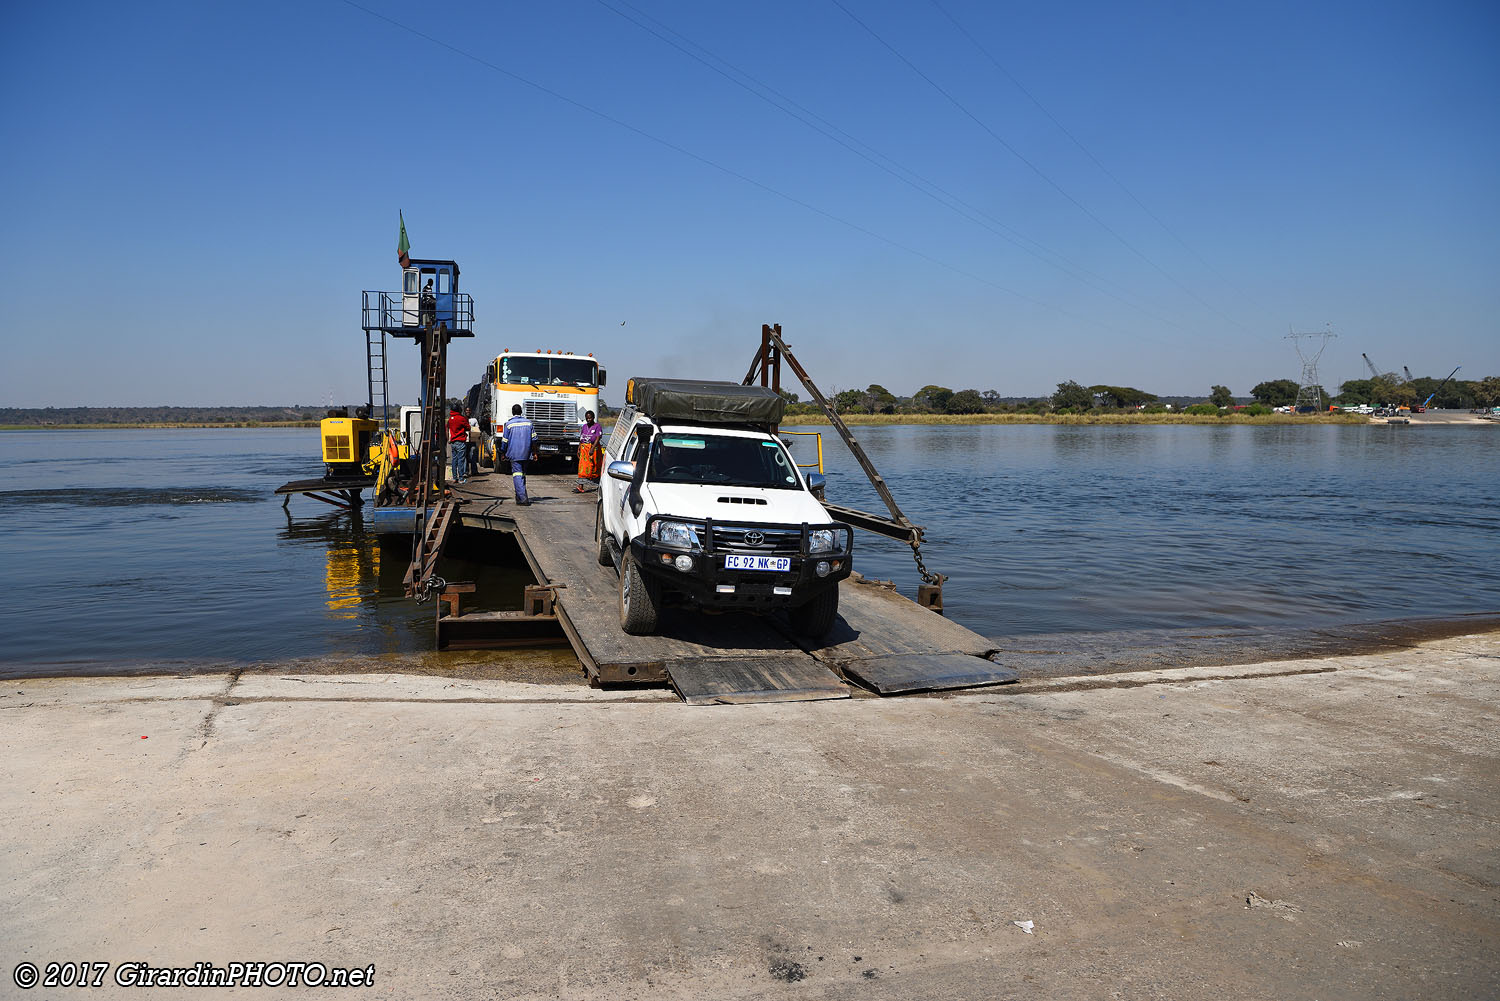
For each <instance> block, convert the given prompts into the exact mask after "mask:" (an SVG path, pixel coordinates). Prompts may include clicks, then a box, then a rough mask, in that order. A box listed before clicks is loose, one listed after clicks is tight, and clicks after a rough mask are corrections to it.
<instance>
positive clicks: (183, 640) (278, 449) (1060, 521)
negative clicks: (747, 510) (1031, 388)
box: [0, 425, 1500, 675]
mask: <svg viewBox="0 0 1500 1001" xmlns="http://www.w3.org/2000/svg"><path fill="white" fill-rule="evenodd" d="M856 433H857V434H858V435H859V439H860V442H861V444H862V445H863V446H864V448H865V449H866V451H867V452H868V454H869V455H870V457H871V459H873V460H874V462H875V464H876V466H877V467H878V468H879V469H880V471H881V473H882V474H883V475H884V477H885V479H886V481H887V482H888V483H889V484H890V486H891V489H892V491H893V492H894V494H895V496H896V498H897V500H898V501H899V502H900V503H901V505H902V507H903V509H904V510H905V512H906V513H907V515H908V516H909V517H910V518H911V519H912V520H913V521H915V522H917V523H918V524H922V525H924V526H926V529H927V538H928V540H929V541H928V542H927V544H926V545H925V546H924V547H923V555H924V557H925V559H926V562H927V565H928V566H929V567H930V568H931V569H932V570H935V571H938V572H941V573H944V574H946V575H948V577H949V580H948V583H947V586H946V600H947V612H948V614H949V616H950V617H952V618H954V619H956V620H958V621H959V622H962V623H963V624H964V625H967V626H969V627H970V628H971V629H974V630H976V631H977V632H980V633H983V634H985V635H988V636H992V637H997V638H998V639H999V640H1003V641H1004V642H1003V643H1002V644H1001V645H1002V648H1005V644H1010V645H1011V646H1016V647H1020V646H1025V645H1026V642H1027V639H1028V637H1047V639H1048V643H1049V644H1050V645H1051V646H1059V645H1066V643H1065V642H1064V641H1061V640H1059V637H1095V638H1098V637H1109V638H1110V640H1109V643H1108V644H1107V645H1109V646H1112V647H1120V646H1122V645H1130V644H1137V645H1140V646H1142V647H1143V648H1144V647H1149V646H1151V645H1152V644H1157V643H1160V642H1161V641H1162V638H1163V637H1177V638H1179V639H1178V640H1174V641H1173V642H1189V643H1191V642H1193V641H1195V638H1200V637H1209V636H1210V634H1215V631H1218V632H1217V634H1216V635H1220V636H1222V635H1224V634H1225V633H1226V631H1227V633H1228V634H1233V635H1237V636H1238V635H1242V634H1243V635H1248V634H1251V633H1254V634H1258V635H1262V636H1274V635H1292V634H1296V635H1301V636H1309V635H1312V634H1314V633H1316V632H1318V631H1320V630H1321V631H1323V632H1325V633H1327V631H1328V630H1335V631H1336V630H1338V629H1341V628H1347V627H1352V626H1356V625H1359V624H1362V623H1380V622H1389V621H1391V620H1413V619H1419V620H1420V619H1452V618H1458V617H1463V616H1484V615H1494V614H1497V613H1500V499H1497V486H1500V448H1497V446H1500V439H1497V431H1496V429H1494V428H1490V427H1487V426H1479V427H1446V428H1423V427H1418V426H1412V427H1380V426H1368V427H1364V426H1355V427H1348V426H1324V425H1318V426H1312V425H1309V426H1304V427H1297V426H1280V425H1278V426H1266V427H1256V426H1227V427H1217V426H1212V425H1210V426H1185V427H1171V426H1124V427H1115V426H1095V427H1066V426H1052V425H998V426H952V427H949V426H884V427H866V428H856ZM824 443H825V462H826V465H827V472H828V484H829V487H828V495H829V498H830V500H834V501H837V502H840V503H844V504H848V505H850V506H854V507H859V508H863V509H865V510H869V511H880V510H883V507H882V505H881V503H880V501H879V499H878V498H877V497H876V495H875V493H874V491H873V489H872V488H871V487H870V486H869V485H868V483H867V482H866V481H865V480H864V477H863V475H862V474H861V473H860V471H859V469H858V467H857V466H856V465H855V464H854V462H853V460H852V457H851V456H850V455H849V454H848V453H847V451H845V450H844V449H843V447H842V445H841V444H839V443H838V442H837V439H836V438H834V437H833V436H831V435H828V434H825V437H824ZM317 444H318V442H317V432H316V430H315V429H289V430H288V429H277V430H272V429H266V430H251V429H247V430H162V431H146V430H141V431H86V432H65V431H45V432H43V431H38V432H29V431H22V432H4V433H0V511H3V513H4V516H5V524H6V531H5V533H4V534H3V535H0V586H3V587H4V590H5V593H6V595H7V600H6V601H5V603H4V604H3V606H0V635H3V636H4V637H5V641H4V645H3V650H0V672H3V673H6V674H12V675H16V674H33V673H57V674H67V673H97V672H109V671H117V670H144V669H169V670H193V669H202V668H208V667H215V666H222V665H226V664H228V665H233V664H264V663H268V662H282V661H292V660H299V661H307V660H313V659H319V658H322V659H329V658H333V659H339V658H342V659H344V660H348V661H354V662H360V663H365V664H368V663H370V662H371V661H372V660H374V661H376V662H379V661H380V660H381V659H389V658H393V657H397V658H399V657H402V656H408V657H409V656H411V655H419V654H423V652H424V651H427V650H429V649H430V647H431V644H432V614H433V613H432V609H431V606H416V605H414V604H412V603H411V602H408V601H407V600H406V599H405V598H404V597H402V594H401V577H402V574H403V573H404V572H405V569H406V562H407V558H408V556H409V553H408V552H407V551H406V549H405V547H404V546H393V547H392V546H388V547H386V548H384V549H382V547H381V546H380V545H379V544H378V543H377V542H376V540H375V537H374V536H373V534H372V533H370V532H368V531H367V530H366V529H365V528H364V526H362V525H361V524H360V523H359V522H357V521H355V520H354V519H351V518H350V517H349V516H348V515H347V514H344V513H341V512H338V511H336V510H335V509H333V508H324V507H323V506H322V505H320V504H318V503H316V502H315V501H312V500H308V499H306V498H300V497H299V498H295V499H294V500H293V501H292V503H291V506H290V510H289V511H285V510H283V509H282V505H281V499H280V498H277V497H275V496H274V495H273V493H272V491H273V490H274V489H275V488H276V487H277V486H278V485H280V484H281V483H284V482H286V481H288V480H293V479H302V478H307V477H315V476H318V475H320V473H321V465H320V463H319V462H318V460H317V452H316V450H317ZM795 448H796V450H797V451H798V452H799V454H802V455H807V456H810V455H811V454H812V452H813V450H812V448H811V443H810V441H808V440H806V439H798V440H797V443H796V445H795ZM857 546H858V548H857V550H856V567H857V568H858V569H860V570H861V571H862V572H863V573H865V574H866V575H867V576H875V577H880V578H885V579H891V580H894V581H895V582H896V584H897V586H898V587H899V588H900V589H901V590H902V591H903V592H905V593H907V594H911V593H914V591H915V586H916V584H917V582H918V581H917V575H916V569H915V565H914V563H913V561H912V558H911V553H910V551H909V550H908V549H906V548H905V547H903V546H901V545H899V544H896V543H893V542H890V541H888V540H883V539H879V538H877V537H872V536H868V535H866V534H864V533H861V534H860V535H859V538H858V542H857ZM476 556H478V557H479V558H480V560H479V562H475V563H455V564H450V565H449V566H447V567H445V568H444V569H443V573H444V575H445V576H447V577H448V578H449V579H474V578H477V579H478V580H479V581H480V583H481V586H482V587H483V588H484V589H485V592H486V593H488V594H490V595H491V598H490V599H489V602H488V604H481V605H480V606H478V607H491V608H504V607H518V605H519V591H520V587H521V585H522V584H523V583H524V582H525V581H526V579H527V577H526V574H525V573H524V571H521V570H518V569H516V568H515V567H514V564H515V563H516V561H517V559H518V556H517V553H516V552H515V550H514V549H513V547H509V546H507V545H505V544H504V543H503V542H501V543H497V544H495V545H493V546H491V547H490V548H489V549H488V550H487V551H484V552H480V553H476ZM505 564H511V566H506V565H505ZM1197 641H1199V642H1201V643H1209V642H1211V640H1210V639H1207V638H1205V639H1201V640H1197ZM1095 645H1096V646H1098V645H1099V644H1098V642H1097V641H1096V642H1095ZM474 656H475V655H474V654H454V655H448V654H443V655H435V654H434V655H430V656H428V662H429V663H436V664H438V665H439V666H441V664H442V663H443V662H444V660H445V659H447V660H451V661H453V662H458V661H460V660H463V659H465V658H467V659H469V660H472V659H473V658H474ZM483 656H484V658H485V659H486V660H487V661H489V662H495V661H496V660H497V659H498V660H501V661H503V659H504V658H505V657H507V656H513V655H507V654H504V653H485V654H484V655H483Z"/></svg>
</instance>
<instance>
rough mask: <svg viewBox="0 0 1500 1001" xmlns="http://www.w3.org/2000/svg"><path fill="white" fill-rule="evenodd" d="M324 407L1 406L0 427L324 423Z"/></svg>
mask: <svg viewBox="0 0 1500 1001" xmlns="http://www.w3.org/2000/svg"><path fill="white" fill-rule="evenodd" d="M325 413H326V409H325V408H323V407H297V406H292V407H0V424H10V425H22V426H36V427H46V426H48V425H52V424H84V425H87V424H282V423H287V422H291V421H317V420H322V418H323V415H324V414H325Z"/></svg>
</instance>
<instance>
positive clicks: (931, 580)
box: [911, 542, 938, 584]
mask: <svg viewBox="0 0 1500 1001" xmlns="http://www.w3.org/2000/svg"><path fill="white" fill-rule="evenodd" d="M911 557H912V559H914V560H916V561H917V573H919V574H921V575H922V582H923V583H924V584H936V583H938V575H937V574H935V573H933V572H932V571H931V570H928V569H927V564H926V563H923V562H922V543H920V542H913V543H912V544H911Z"/></svg>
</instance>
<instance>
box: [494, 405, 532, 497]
mask: <svg viewBox="0 0 1500 1001" xmlns="http://www.w3.org/2000/svg"><path fill="white" fill-rule="evenodd" d="M510 413H511V418H510V420H508V421H506V422H505V429H504V430H503V431H502V432H501V433H500V451H501V454H503V455H504V456H505V458H506V459H508V460H509V461H510V478H511V482H512V483H514V484H515V487H516V503H517V504H520V505H523V506H524V505H526V504H530V503H531V501H530V500H528V499H527V497H526V465H525V464H526V462H527V461H528V460H529V459H530V458H531V437H532V430H531V422H530V421H529V420H527V419H526V418H525V417H522V416H521V405H520V404H519V403H517V404H514V405H513V406H512V407H511V408H510Z"/></svg>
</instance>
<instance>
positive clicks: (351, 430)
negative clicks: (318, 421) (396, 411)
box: [320, 417, 380, 479]
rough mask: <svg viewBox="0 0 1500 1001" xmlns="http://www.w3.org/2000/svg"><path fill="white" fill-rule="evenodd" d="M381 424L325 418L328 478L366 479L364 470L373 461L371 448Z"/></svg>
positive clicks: (324, 437) (357, 419)
mask: <svg viewBox="0 0 1500 1001" xmlns="http://www.w3.org/2000/svg"><path fill="white" fill-rule="evenodd" d="M379 429H380V422H379V421H372V420H370V419H369V418H366V417H325V418H323V424H322V434H321V435H320V437H321V438H322V440H323V463H324V465H326V466H327V467H328V478H330V479H342V478H344V477H357V476H362V475H365V474H364V472H363V468H362V467H363V466H364V465H365V463H367V462H368V461H369V460H370V445H371V442H373V441H374V440H375V432H376V431H378V430H379Z"/></svg>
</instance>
